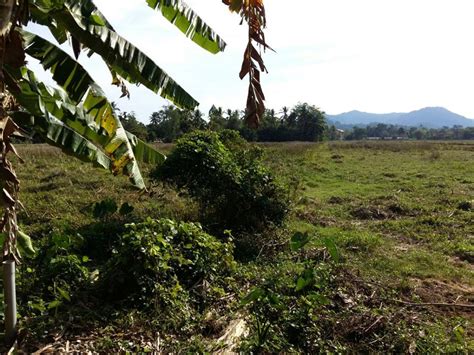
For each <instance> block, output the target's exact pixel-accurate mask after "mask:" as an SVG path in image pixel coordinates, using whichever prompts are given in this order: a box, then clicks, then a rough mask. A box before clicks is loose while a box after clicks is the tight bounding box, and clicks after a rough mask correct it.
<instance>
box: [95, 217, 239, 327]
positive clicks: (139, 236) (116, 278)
mask: <svg viewBox="0 0 474 355" xmlns="http://www.w3.org/2000/svg"><path fill="white" fill-rule="evenodd" d="M127 228H128V230H127V232H126V233H125V234H124V235H122V236H121V237H120V238H119V241H118V243H117V245H116V247H115V248H114V251H113V255H112V257H111V259H110V260H109V261H108V263H107V264H106V265H105V268H104V269H105V270H104V275H103V276H102V280H101V284H102V285H101V286H102V287H101V288H102V292H103V293H105V294H107V295H108V298H109V299H115V300H117V301H126V303H130V304H134V307H137V308H139V309H148V310H150V311H152V312H159V313H157V314H159V315H160V319H161V320H166V321H167V326H168V327H170V328H171V329H173V330H175V329H178V327H180V326H181V325H183V324H184V322H186V321H187V320H189V319H190V318H192V317H193V312H196V311H203V310H205V309H206V308H207V307H208V306H209V305H211V304H213V303H215V302H216V301H217V300H218V299H219V298H221V297H222V296H223V295H225V293H226V290H225V288H226V287H228V285H229V284H230V282H229V281H230V279H229V278H230V276H231V274H232V272H233V271H234V269H235V262H234V259H233V256H232V251H233V246H232V243H223V242H221V241H219V240H217V239H216V238H215V237H213V236H211V235H209V234H207V233H205V232H204V231H203V229H202V227H201V226H200V225H199V224H195V223H185V222H175V221H172V220H169V219H159V220H153V219H148V220H147V221H145V222H143V223H138V224H134V223H132V224H129V225H128V226H127ZM127 301H128V302H127ZM190 305H196V306H198V307H197V308H198V309H193V307H190Z"/></svg>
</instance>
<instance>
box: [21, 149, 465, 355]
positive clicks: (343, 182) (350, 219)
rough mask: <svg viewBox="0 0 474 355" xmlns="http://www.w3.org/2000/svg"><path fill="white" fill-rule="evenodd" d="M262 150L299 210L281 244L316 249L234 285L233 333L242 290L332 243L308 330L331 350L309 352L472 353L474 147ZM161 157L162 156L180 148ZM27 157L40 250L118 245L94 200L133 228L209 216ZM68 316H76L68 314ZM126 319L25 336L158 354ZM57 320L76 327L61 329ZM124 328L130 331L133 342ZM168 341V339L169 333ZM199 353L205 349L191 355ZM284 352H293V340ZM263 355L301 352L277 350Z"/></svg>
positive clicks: (262, 261)
mask: <svg viewBox="0 0 474 355" xmlns="http://www.w3.org/2000/svg"><path fill="white" fill-rule="evenodd" d="M263 146H264V149H265V152H266V163H267V164H268V165H269V166H270V167H271V169H272V171H273V172H274V173H275V174H276V175H277V176H278V178H279V179H280V180H281V182H282V183H284V184H286V185H287V186H288V188H289V191H290V195H291V199H292V211H291V213H290V216H289V218H288V220H287V222H286V226H285V228H283V229H282V230H280V231H279V232H278V233H279V234H282V235H283V238H288V237H289V236H291V235H293V234H294V233H295V232H303V233H308V235H309V236H311V242H310V244H309V245H307V246H306V248H305V250H304V251H302V252H300V253H299V254H298V255H296V256H295V255H289V254H288V253H287V252H286V251H281V250H279V251H278V252H277V253H276V254H275V255H272V256H271V257H269V256H263V254H265V253H263V254H262V256H261V257H257V258H256V259H254V260H252V261H247V262H242V263H241V264H240V265H239V271H238V276H237V277H236V279H237V284H238V286H237V289H239V290H240V291H241V293H242V294H238V293H237V294H236V295H231V294H230V295H228V297H227V296H224V297H223V298H226V297H227V298H226V299H228V303H229V305H228V306H227V308H226V312H229V314H227V316H228V319H227V320H228V321H230V319H231V318H242V317H243V318H244V319H245V318H246V316H245V314H244V315H242V310H241V309H240V308H239V299H240V297H242V296H243V295H244V293H245V292H244V291H245V290H249V289H250V288H251V287H252V285H255V284H258V283H259V282H261V281H262V280H264V279H271V278H272V277H274V278H278V277H280V276H281V277H282V278H284V277H285V275H290V274H291V275H292V273H293V272H299V271H301V270H300V269H301V267H302V263H303V262H304V259H314V260H320V259H321V260H323V261H324V260H326V258H327V256H325V255H324V253H325V250H326V249H325V248H324V244H323V242H322V241H323V240H326V239H331V240H333V241H334V242H335V245H336V246H337V249H338V253H339V254H340V261H339V263H336V264H334V265H333V263H332V264H331V277H330V280H331V281H330V283H331V285H330V286H328V291H327V297H328V298H329V301H328V302H329V304H328V305H327V306H325V307H322V308H321V310H320V311H318V312H320V313H319V317H317V319H313V320H312V323H311V324H313V325H314V327H316V328H317V329H318V330H317V332H320V335H319V338H318V337H316V336H315V337H314V339H320V342H321V343H324V344H326V345H325V346H326V347H317V346H315V347H313V348H311V347H308V348H307V349H319V350H321V351H323V350H324V349H326V351H329V350H327V349H330V350H331V351H340V352H351V351H363V352H367V351H369V352H374V351H375V352H379V351H387V352H398V351H402V352H410V353H414V352H417V353H430V352H431V353H433V352H458V353H469V352H473V351H474V347H473V346H474V325H473V323H472V322H473V320H474V317H473V314H474V313H473V308H472V307H471V308H470V307H467V306H468V305H472V304H474V266H473V263H474V206H473V205H474V143H473V142H453V143H440V142H353V143H349V142H335V143H322V144H305V143H285V144H264V145H263ZM162 148H163V150H164V151H165V152H168V151H169V150H170V149H171V147H170V146H164V147H162ZM18 150H19V153H20V155H21V156H23V157H24V158H25V161H26V162H25V164H18V165H17V172H18V175H19V177H20V180H21V182H22V191H21V194H20V196H21V200H22V202H23V204H24V205H25V206H26V211H25V212H22V213H21V218H20V221H21V223H22V225H23V226H24V229H25V230H26V232H28V233H29V234H30V235H31V236H32V237H33V239H34V240H35V241H37V243H38V244H36V245H38V247H39V248H41V245H42V244H41V240H42V238H44V237H45V236H47V235H51V234H54V233H56V232H58V233H59V232H62V231H65V230H67V231H68V232H69V233H70V232H71V231H74V232H75V233H79V234H82V235H84V234H87V233H89V232H90V231H91V230H92V229H94V228H95V229H94V230H95V231H97V229H100V228H104V230H103V233H107V228H106V227H101V226H100V224H101V223H106V222H107V221H105V222H104V221H97V219H95V218H94V217H93V216H92V212H91V211H92V208H93V204H94V203H95V202H98V201H101V200H103V199H106V198H112V199H114V200H115V201H117V203H118V204H121V203H123V202H127V203H129V204H131V205H132V206H133V207H134V211H133V213H132V215H131V217H128V218H129V219H133V220H140V219H144V218H145V217H148V216H150V217H152V218H158V217H169V218H174V219H179V220H187V221H192V220H196V219H197V218H198V215H199V214H198V211H197V207H196V206H195V204H194V203H193V202H192V201H191V200H190V199H189V198H187V197H186V196H183V194H182V193H180V192H176V191H174V190H173V189H171V188H168V187H165V186H162V185H156V186H152V187H151V188H150V191H148V192H146V193H138V192H136V191H135V190H134V189H133V187H132V186H131V185H130V184H129V183H128V181H127V179H126V178H123V177H116V178H114V179H112V180H111V179H110V178H109V175H108V173H107V172H105V171H101V170H98V169H95V168H93V167H90V166H88V165H87V164H84V163H81V162H78V161H76V160H74V159H73V158H70V157H67V156H65V155H63V154H62V153H61V152H60V151H59V150H56V149H54V148H50V147H47V146H42V145H36V146H32V145H25V146H20V147H19V149H18ZM145 170H147V168H145ZM114 221H115V220H114ZM321 251H322V253H323V255H321ZM27 267H28V262H25V265H24V266H22V267H21V268H23V270H22V271H21V272H22V273H26V272H27V271H25V269H26V268H27ZM298 270H299V271H298ZM280 274H281V275H280ZM19 292H21V286H20V290H19ZM28 297H29V295H21V298H22V302H23V303H25V304H26V303H27V302H28V301H29V299H28ZM452 304H456V305H457V306H450V305H452ZM462 305H466V307H464V306H462ZM290 310H291V307H290ZM64 311H65V312H66V313H67V312H70V315H71V314H75V313H74V311H70V310H68V308H67V307H65V308H64ZM79 313H80V312H79ZM290 313H291V312H290ZM290 313H289V314H290ZM55 316H58V315H57V314H56V315H55ZM120 317H122V318H120ZM120 317H117V318H116V319H115V320H113V321H111V320H109V319H107V320H105V321H104V319H102V320H101V319H94V317H93V316H90V318H88V319H87V320H84V322H83V324H82V325H80V324H74V323H75V321H71V320H69V321H68V320H67V317H62V318H61V317H60V318H57V319H60V320H52V321H49V323H48V321H46V320H44V318H41V317H39V318H38V319H41V322H42V323H41V322H40V321H38V320H35V319H27V320H24V321H23V323H22V326H23V327H25V328H29V329H30V330H25V334H24V337H25V338H26V339H27V340H28V342H29V347H28V348H27V349H28V350H29V351H32V350H35V349H36V350H37V349H38V348H42V347H46V346H48V344H52V345H51V346H50V349H56V350H61V349H62V350H64V346H66V345H65V344H66V343H67V344H70V345H68V347H69V346H70V349H82V350H84V349H86V348H87V346H88V347H89V348H87V349H92V350H98V351H119V350H129V351H139V350H141V351H145V350H146V349H149V350H157V348H155V347H154V346H155V345H154V344H155V343H154V340H153V339H155V338H154V337H155V335H154V334H153V331H152V329H150V328H147V327H146V326H143V323H144V322H138V321H137V322H132V321H130V315H128V316H127V317H128V319H129V320H128V321H127V322H125V321H124V320H123V319H124V317H125V316H123V315H121V316H120ZM53 318H54V317H53ZM279 321H280V320H275V322H279ZM60 322H65V324H66V326H64V327H61V326H59V325H58V324H59V323H60ZM104 322H105V323H106V324H107V325H108V327H107V328H106V329H104ZM107 322H108V323H107ZM52 324H54V326H52ZM49 326H51V328H49V329H47V331H46V333H44V332H45V330H44V328H45V327H49ZM271 326H272V327H273V326H274V329H273V328H272V329H273V330H274V332H273V333H272V334H273V337H274V338H272V339H269V340H268V341H269V342H274V343H275V344H277V343H278V344H279V341H280V340H279V339H277V338H278V337H285V336H284V335H283V333H282V331H280V330H279V328H278V325H276V324H271ZM41 327H43V328H41ZM31 328H34V329H40V330H41V331H42V332H43V333H41V332H40V331H39V330H38V331H36V330H35V331H31ZM124 328H125V329H132V330H130V331H131V332H133V333H134V335H130V334H128V333H127V332H126V331H124ZM316 328H314V329H316ZM308 329H309V328H308ZM221 331H222V329H221ZM219 332H220V331H215V332H214V333H211V334H209V333H200V334H199V336H198V335H196V337H192V339H188V340H187V343H186V344H187V345H182V347H180V346H181V345H176V344H174V345H173V346H175V347H173V346H170V347H168V348H167V347H166V345H161V346H164V348H159V349H164V350H167V349H168V350H169V349H172V350H175V351H190V350H196V349H197V350H201V351H204V350H213V349H215V346H216V344H215V343H216V339H218V338H219V336H220V335H221V334H220V333H219ZM314 332H316V330H315V331H314ZM285 334H287V333H285ZM313 335H314V334H312V335H311V336H313ZM161 336H162V337H164V339H166V335H163V334H162V335H161ZM81 339H82V340H81ZM155 340H156V339H155ZM78 341H79V342H78ZM169 341H171V340H169ZM173 341H175V342H177V343H179V341H178V340H176V339H175V340H173ZM315 341H316V340H315ZM171 342H172V341H171ZM192 342H194V343H197V342H198V343H199V344H201V345H199V346H202V348H200V347H186V346H190V345H189V343H192ZM281 342H282V343H285V342H286V343H291V339H290V340H288V339H282V340H281ZM286 343H285V344H286ZM84 344H86V345H84ZM87 344H89V345H87ZM143 344H148V345H143ZM150 344H151V345H150ZM74 346H76V348H74ZM81 346H82V348H81ZM84 346H85V347H84ZM158 346H159V345H158ZM193 346H197V345H193ZM144 349H145V350H144ZM263 349H267V350H273V351H275V350H278V349H280V350H282V349H287V350H291V348H284V347H281V348H278V346H276V345H275V346H274V347H271V346H270V347H269V348H265V347H264V348H263Z"/></svg>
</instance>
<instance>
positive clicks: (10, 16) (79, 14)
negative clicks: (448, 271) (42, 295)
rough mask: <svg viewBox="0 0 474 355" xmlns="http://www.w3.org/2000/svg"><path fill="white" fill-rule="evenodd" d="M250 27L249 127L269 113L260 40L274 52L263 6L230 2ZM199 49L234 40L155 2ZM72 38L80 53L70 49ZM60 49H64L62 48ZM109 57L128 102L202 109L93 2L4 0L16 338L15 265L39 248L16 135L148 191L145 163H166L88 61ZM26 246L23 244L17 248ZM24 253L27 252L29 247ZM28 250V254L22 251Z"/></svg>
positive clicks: (4, 177)
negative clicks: (27, 214)
mask: <svg viewBox="0 0 474 355" xmlns="http://www.w3.org/2000/svg"><path fill="white" fill-rule="evenodd" d="M223 2H224V3H225V4H226V5H228V6H229V7H230V10H231V11H236V12H238V13H239V14H240V15H241V16H242V18H243V19H244V20H245V21H246V22H247V23H248V24H249V45H248V47H247V49H246V51H245V55H244V62H243V66H242V71H241V73H240V76H241V78H243V77H245V76H246V75H247V74H248V75H249V77H250V85H249V96H248V100H247V114H248V122H249V123H250V124H251V125H257V124H258V121H259V119H260V116H261V115H262V113H263V111H264V106H263V101H264V96H263V92H262V90H261V85H260V75H259V74H260V72H261V71H265V70H266V69H265V66H264V64H263V60H262V58H261V56H260V53H259V52H258V51H257V50H256V48H255V46H254V45H253V43H256V44H257V46H261V47H263V48H264V49H265V48H268V46H267V45H266V43H265V38H264V35H263V27H264V26H265V12H264V7H263V3H262V0H223ZM146 4H147V5H148V6H149V7H150V8H152V9H153V10H156V11H158V12H160V13H161V14H162V15H163V16H164V17H165V18H166V19H167V20H169V21H170V22H171V23H172V24H174V25H175V26H176V27H177V28H178V29H179V30H180V31H181V32H183V33H184V34H185V35H186V36H187V37H189V38H190V39H191V40H192V41H194V42H195V43H196V44H197V45H199V46H201V47H202V48H204V49H205V50H207V51H209V52H211V53H218V52H220V51H223V50H224V48H225V43H224V41H223V40H222V39H221V38H220V37H219V36H218V35H217V34H216V33H215V32H214V31H213V30H212V29H211V28H210V27H209V26H208V25H206V24H205V23H204V21H203V20H202V19H201V18H200V17H199V16H198V15H197V14H196V13H195V12H194V11H193V10H192V9H191V8H189V7H188V6H187V5H186V4H184V3H183V2H182V1H181V0H146ZM29 22H34V23H36V24H39V25H42V26H45V27H47V28H48V29H49V30H50V32H51V34H52V35H53V37H54V38H55V40H56V41H57V44H55V43H52V42H50V41H48V40H46V39H44V38H42V37H40V36H39V35H37V34H34V33H31V32H28V31H27V30H25V28H24V27H25V25H27V24H28V23H29ZM66 41H69V42H70V44H71V46H72V48H73V53H74V57H72V56H70V55H68V54H67V53H66V52H64V51H63V50H62V49H61V47H60V46H59V45H60V44H63V43H65V42H66ZM58 44H59V45H58ZM84 51H86V52H87V54H88V55H89V56H90V55H93V54H96V55H99V56H100V57H101V58H102V59H103V60H104V62H105V63H106V65H107V67H108V70H109V71H110V73H111V76H112V79H113V80H112V83H113V84H114V85H117V86H118V87H120V89H121V90H122V96H128V95H129V93H128V91H127V88H126V85H125V82H129V83H132V84H142V85H144V86H145V87H147V88H148V89H150V90H151V91H153V92H155V93H157V94H158V95H160V96H162V97H164V98H165V99H168V100H169V101H171V102H172V103H174V104H175V105H176V106H177V107H179V108H186V109H194V108H195V107H196V106H197V105H198V102H197V101H196V100H195V99H194V98H193V97H192V96H191V95H190V94H189V93H187V92H186V91H185V90H184V89H183V88H182V87H181V86H180V85H179V84H178V83H176V81H174V80H173V79H172V78H171V77H170V76H169V75H168V74H167V73H166V72H165V71H164V70H163V69H161V68H160V67H159V66H158V65H157V64H156V63H155V62H154V61H153V60H152V59H150V58H149V57H148V56H147V55H146V54H145V53H144V52H142V51H140V50H139V49H138V48H137V47H135V46H134V45H133V44H132V43H130V42H128V41H127V40H126V39H125V38H123V37H122V36H120V35H119V34H118V33H117V32H116V30H115V29H114V28H113V27H112V25H111V24H110V23H109V21H108V20H107V19H106V18H105V17H104V15H103V14H102V13H101V12H100V11H99V9H98V8H97V7H96V6H95V4H94V2H93V1H92V0H0V103H1V105H0V148H1V151H0V176H1V184H2V186H1V189H2V190H1V191H0V195H1V198H0V202H1V203H2V205H3V207H4V210H5V212H4V215H3V218H2V220H1V221H0V233H1V235H2V237H3V238H4V248H3V264H4V292H5V295H4V299H5V304H6V307H5V308H6V311H5V312H6V314H5V319H6V321H5V326H6V338H7V341H8V342H11V341H13V340H14V339H15V333H16V303H15V302H16V301H15V282H14V276H15V271H14V270H15V265H16V264H18V263H19V262H20V258H21V254H20V253H21V250H23V251H28V250H31V242H30V240H29V238H28V237H27V236H26V235H25V234H24V233H22V232H21V231H20V230H19V227H18V223H17V211H18V209H19V208H21V203H20V202H19V200H18V192H19V187H20V185H19V181H18V179H17V177H16V174H15V171H14V169H13V166H12V164H11V163H10V161H9V160H8V157H7V155H8V153H10V152H11V153H12V154H16V150H15V148H14V147H13V145H12V144H11V137H13V136H14V135H16V134H21V131H22V128H28V129H29V130H34V131H35V132H37V133H38V134H40V135H41V136H43V138H44V139H45V140H46V141H47V142H48V143H50V144H52V145H55V146H58V147H60V148H61V149H62V150H63V151H64V152H66V153H68V154H70V155H73V156H75V157H78V158H80V159H82V160H84V161H88V162H91V163H93V164H95V165H97V166H99V167H102V168H105V169H108V170H109V171H111V172H112V173H113V174H114V175H118V174H124V175H127V176H129V178H130V180H131V182H132V183H133V184H134V185H135V186H137V187H138V188H139V189H144V188H145V183H144V179H143V177H142V175H141V172H140V169H139V166H138V162H145V163H153V164H159V163H160V162H163V161H164V159H165V157H164V156H163V155H162V154H161V153H159V152H158V151H156V150H154V149H153V148H151V147H150V146H148V145H146V144H145V143H144V142H143V141H141V140H140V139H138V138H137V137H135V136H134V135H132V134H130V133H128V132H126V131H125V130H124V128H123V126H122V124H121V122H120V120H119V119H118V117H117V116H116V114H115V112H114V109H113V106H112V104H111V103H110V102H109V101H108V100H107V97H106V96H105V94H104V92H103V90H102V89H101V88H100V86H99V85H98V84H97V83H96V82H94V80H93V78H92V77H91V76H90V75H89V74H88V73H87V71H86V70H85V69H84V68H83V67H82V66H81V64H80V63H79V62H78V58H79V57H80V54H81V53H82V52H84ZM26 56H30V57H32V58H35V59H37V60H38V61H39V62H40V63H41V65H42V66H43V68H44V69H45V70H47V71H50V72H51V74H52V77H53V79H54V81H55V82H56V84H57V86H55V87H51V86H49V85H46V84H45V83H43V82H41V81H39V80H38V79H37V78H36V76H35V75H34V72H32V71H31V70H30V69H28V67H27V66H26ZM17 242H18V243H17ZM18 246H19V247H20V248H19V247H18ZM21 247H23V248H21Z"/></svg>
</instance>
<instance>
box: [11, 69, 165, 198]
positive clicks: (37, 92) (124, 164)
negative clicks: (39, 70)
mask: <svg viewBox="0 0 474 355" xmlns="http://www.w3.org/2000/svg"><path fill="white" fill-rule="evenodd" d="M22 74H23V76H22V78H21V80H19V81H18V86H19V88H20V91H19V92H17V93H15V94H14V95H15V98H16V99H17V100H18V102H19V103H20V105H21V106H22V107H24V108H25V109H26V110H27V111H28V112H29V113H31V114H32V115H33V116H36V117H44V118H45V119H46V120H47V122H48V123H50V124H51V123H54V122H55V121H54V120H53V118H55V119H57V120H58V121H60V122H62V123H63V124H64V126H65V127H67V128H69V129H71V130H72V131H74V132H75V133H76V134H78V135H80V136H81V137H83V138H84V139H87V140H88V141H89V142H90V143H91V144H93V145H94V146H96V147H97V148H98V149H99V148H101V151H103V153H105V154H106V156H107V157H108V158H109V159H110V161H111V164H110V166H109V170H111V171H112V172H113V173H114V174H125V175H128V176H129V177H130V179H131V181H132V182H133V183H134V184H135V185H136V186H137V187H138V188H140V189H144V188H145V183H144V181H143V178H142V175H141V173H140V170H139V168H138V164H137V159H136V158H135V156H134V154H133V147H132V145H131V144H130V141H129V140H128V137H127V134H126V132H125V130H124V129H123V127H122V125H121V123H120V121H119V120H117V119H116V118H115V117H114V115H113V110H112V107H111V105H110V104H109V103H108V102H107V100H106V99H105V98H104V97H102V96H98V95H96V93H94V92H93V91H92V90H89V92H88V94H87V97H86V99H85V101H84V102H83V103H80V104H76V103H75V102H73V101H71V100H70V99H69V98H68V96H67V94H66V93H65V92H63V91H62V90H58V89H54V88H51V87H49V86H46V85H45V84H44V83H41V82H39V81H37V80H36V78H35V77H34V75H33V73H32V72H31V71H29V70H27V69H26V68H24V69H23V73H22ZM51 137H52V136H51ZM51 137H49V136H48V138H51ZM53 140H55V141H57V142H56V143H58V142H59V143H65V144H66V148H69V146H68V145H67V143H68V141H59V140H58V139H53ZM73 153H74V151H73ZM158 154H159V153H158Z"/></svg>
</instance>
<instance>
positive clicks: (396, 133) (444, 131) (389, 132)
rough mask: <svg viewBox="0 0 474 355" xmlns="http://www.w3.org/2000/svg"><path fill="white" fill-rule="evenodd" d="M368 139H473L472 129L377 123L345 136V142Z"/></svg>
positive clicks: (355, 128) (349, 132)
mask: <svg viewBox="0 0 474 355" xmlns="http://www.w3.org/2000/svg"><path fill="white" fill-rule="evenodd" d="M369 138H380V139H413V140H469V139H474V127H462V126H453V127H443V128H424V127H402V126H396V125H387V124H383V123H379V124H376V125H369V126H367V127H354V128H353V129H352V130H350V131H348V132H347V133H346V134H345V139H347V140H361V139H369Z"/></svg>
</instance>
